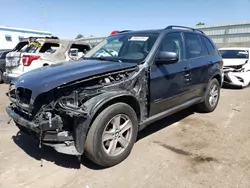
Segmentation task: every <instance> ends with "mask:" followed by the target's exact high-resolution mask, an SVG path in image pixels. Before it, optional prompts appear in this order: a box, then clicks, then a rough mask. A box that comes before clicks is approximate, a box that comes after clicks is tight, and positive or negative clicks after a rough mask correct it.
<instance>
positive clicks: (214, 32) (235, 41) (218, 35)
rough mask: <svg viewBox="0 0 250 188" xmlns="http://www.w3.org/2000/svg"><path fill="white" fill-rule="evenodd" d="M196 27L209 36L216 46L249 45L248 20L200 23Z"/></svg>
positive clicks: (249, 26)
mask: <svg viewBox="0 0 250 188" xmlns="http://www.w3.org/2000/svg"><path fill="white" fill-rule="evenodd" d="M196 28H197V29H200V30H202V31H203V32H205V33H206V34H207V35H208V36H210V37H211V38H212V40H213V41H214V42H215V43H216V44H217V46H218V47H222V46H247V47H250V21H248V22H238V23H230V24H220V25H211V26H209V25H208V26H206V25H201V26H196Z"/></svg>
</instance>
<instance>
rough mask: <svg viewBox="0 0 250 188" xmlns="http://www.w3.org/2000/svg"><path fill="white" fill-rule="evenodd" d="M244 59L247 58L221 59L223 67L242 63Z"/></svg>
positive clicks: (244, 61)
mask: <svg viewBox="0 0 250 188" xmlns="http://www.w3.org/2000/svg"><path fill="white" fill-rule="evenodd" d="M246 61H247V59H223V63H224V66H225V67H229V66H239V65H243V64H245V63H246Z"/></svg>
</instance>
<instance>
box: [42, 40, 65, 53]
mask: <svg viewBox="0 0 250 188" xmlns="http://www.w3.org/2000/svg"><path fill="white" fill-rule="evenodd" d="M59 47H60V45H59V44H58V43H49V42H46V43H44V44H43V46H42V48H41V49H40V51H39V52H40V53H49V54H53V53H55V52H56V51H57V50H58V48H59Z"/></svg>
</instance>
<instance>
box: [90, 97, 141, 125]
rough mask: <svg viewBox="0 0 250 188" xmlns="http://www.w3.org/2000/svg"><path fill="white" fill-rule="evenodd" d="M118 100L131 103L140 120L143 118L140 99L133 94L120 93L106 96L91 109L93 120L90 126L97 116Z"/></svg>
mask: <svg viewBox="0 0 250 188" xmlns="http://www.w3.org/2000/svg"><path fill="white" fill-rule="evenodd" d="M118 102H123V103H125V104H127V105H129V106H130V107H131V108H132V109H133V110H134V111H135V113H136V115H137V118H138V121H140V119H141V110H140V104H139V101H138V100H137V99H136V98H135V97H134V96H133V95H131V94H125V93H123V94H118V95H112V96H110V97H105V98H104V99H103V100H102V101H101V102H99V103H98V104H96V105H95V106H94V107H93V108H92V110H91V114H92V115H91V121H90V126H91V124H92V122H93V121H94V120H95V118H96V117H97V116H98V115H99V114H100V113H101V112H102V111H103V110H104V109H105V108H107V107H108V106H110V105H113V104H115V103H118Z"/></svg>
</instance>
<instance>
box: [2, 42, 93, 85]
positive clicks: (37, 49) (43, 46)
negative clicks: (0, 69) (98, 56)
mask: <svg viewBox="0 0 250 188" xmlns="http://www.w3.org/2000/svg"><path fill="white" fill-rule="evenodd" d="M15 49H16V50H14V51H12V52H10V53H8V54H7V55H6V72H4V74H3V80H4V82H5V83H10V82H11V81H12V80H15V79H16V78H17V77H19V76H20V75H22V74H24V73H26V72H28V71H31V70H34V69H36V68H40V67H43V66H47V65H52V64H57V63H62V62H66V61H76V60H79V59H80V58H82V57H83V56H84V54H85V53H86V52H87V51H89V50H90V49H91V46H90V45H89V44H87V43H86V42H82V41H76V40H60V39H58V38H57V37H39V38H34V37H30V38H29V39H24V40H23V41H21V42H20V43H19V44H17V46H16V48H15Z"/></svg>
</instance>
